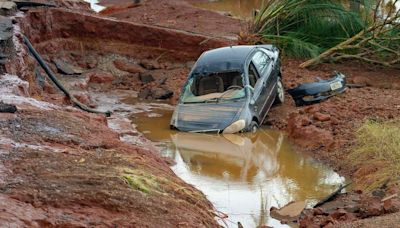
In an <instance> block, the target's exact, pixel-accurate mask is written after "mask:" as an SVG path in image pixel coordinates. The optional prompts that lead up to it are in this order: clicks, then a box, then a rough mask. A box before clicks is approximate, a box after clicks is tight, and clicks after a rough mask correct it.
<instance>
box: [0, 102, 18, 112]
mask: <svg viewBox="0 0 400 228" xmlns="http://www.w3.org/2000/svg"><path fill="white" fill-rule="evenodd" d="M16 111H17V107H16V106H15V105H13V104H5V103H3V102H2V101H0V112H3V113H15V112H16Z"/></svg>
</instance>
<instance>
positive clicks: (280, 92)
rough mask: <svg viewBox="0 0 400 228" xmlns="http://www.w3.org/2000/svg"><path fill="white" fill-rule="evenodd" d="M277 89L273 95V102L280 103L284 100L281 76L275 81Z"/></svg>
mask: <svg viewBox="0 0 400 228" xmlns="http://www.w3.org/2000/svg"><path fill="white" fill-rule="evenodd" d="M276 86H277V87H278V88H277V91H276V97H275V102H274V103H275V104H282V103H283V102H284V101H285V89H284V88H283V83H282V78H281V77H279V78H278V82H277V83H276Z"/></svg>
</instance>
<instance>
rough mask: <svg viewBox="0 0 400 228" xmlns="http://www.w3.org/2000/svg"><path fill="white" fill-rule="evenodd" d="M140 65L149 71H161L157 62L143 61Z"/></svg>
mask: <svg viewBox="0 0 400 228" xmlns="http://www.w3.org/2000/svg"><path fill="white" fill-rule="evenodd" d="M140 65H141V66H142V67H144V68H145V69H147V70H156V69H161V66H160V64H159V63H158V62H157V61H155V60H148V59H143V60H142V61H140Z"/></svg>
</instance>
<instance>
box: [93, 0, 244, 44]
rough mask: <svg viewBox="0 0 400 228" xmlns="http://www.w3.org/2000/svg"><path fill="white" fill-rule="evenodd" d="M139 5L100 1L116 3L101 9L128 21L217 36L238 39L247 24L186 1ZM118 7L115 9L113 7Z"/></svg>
mask: <svg viewBox="0 0 400 228" xmlns="http://www.w3.org/2000/svg"><path fill="white" fill-rule="evenodd" d="M139 2H140V4H138V5H136V7H133V8H129V7H126V8H125V9H123V8H121V5H119V4H122V5H123V3H121V2H120V1H119V0H105V1H100V3H103V4H107V5H110V4H113V5H114V6H110V9H108V10H105V11H103V12H100V14H102V15H106V16H110V17H114V18H117V19H119V20H124V21H133V22H138V23H143V24H150V25H157V26H162V27H167V28H175V29H180V30H185V31H190V32H194V33H201V34H208V35H211V36H215V37H230V38H233V39H236V38H237V35H238V34H239V32H240V29H241V28H242V26H245V23H244V22H242V21H240V20H238V19H235V18H231V17H226V16H224V15H222V14H220V13H217V12H213V11H209V10H204V9H200V8H196V7H193V6H192V5H191V4H189V3H188V2H186V1H184V0H141V1H139ZM113 9H114V10H113Z"/></svg>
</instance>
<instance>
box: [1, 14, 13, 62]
mask: <svg viewBox="0 0 400 228" xmlns="http://www.w3.org/2000/svg"><path fill="white" fill-rule="evenodd" d="M12 35H13V25H12V20H11V19H10V18H8V17H3V16H0V53H1V56H0V61H1V64H4V63H6V61H7V58H8V56H10V54H12V53H13V52H14V44H13V41H12Z"/></svg>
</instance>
